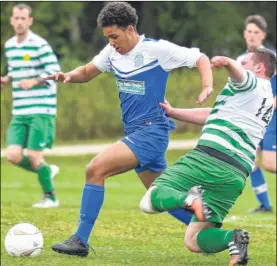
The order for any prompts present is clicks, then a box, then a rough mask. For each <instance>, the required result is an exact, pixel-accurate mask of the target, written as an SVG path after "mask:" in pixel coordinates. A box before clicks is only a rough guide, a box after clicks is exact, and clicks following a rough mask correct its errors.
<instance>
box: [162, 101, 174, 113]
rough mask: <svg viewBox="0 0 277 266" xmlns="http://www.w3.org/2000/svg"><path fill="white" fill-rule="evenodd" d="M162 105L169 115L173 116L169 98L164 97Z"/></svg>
mask: <svg viewBox="0 0 277 266" xmlns="http://www.w3.org/2000/svg"><path fill="white" fill-rule="evenodd" d="M160 106H161V107H162V108H163V109H164V110H165V112H166V114H167V116H169V117H170V116H171V114H172V110H173V107H172V106H171V105H170V104H169V102H168V101H167V99H164V102H163V103H160Z"/></svg>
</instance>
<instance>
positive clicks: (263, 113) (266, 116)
mask: <svg viewBox="0 0 277 266" xmlns="http://www.w3.org/2000/svg"><path fill="white" fill-rule="evenodd" d="M265 103H266V98H263V101H262V105H261V107H260V108H259V110H258V112H257V114H256V116H257V117H261V119H262V120H263V121H264V122H265V123H266V124H268V123H269V121H270V119H271V116H272V114H273V112H272V111H273V105H271V106H270V107H269V108H268V109H266V110H265Z"/></svg>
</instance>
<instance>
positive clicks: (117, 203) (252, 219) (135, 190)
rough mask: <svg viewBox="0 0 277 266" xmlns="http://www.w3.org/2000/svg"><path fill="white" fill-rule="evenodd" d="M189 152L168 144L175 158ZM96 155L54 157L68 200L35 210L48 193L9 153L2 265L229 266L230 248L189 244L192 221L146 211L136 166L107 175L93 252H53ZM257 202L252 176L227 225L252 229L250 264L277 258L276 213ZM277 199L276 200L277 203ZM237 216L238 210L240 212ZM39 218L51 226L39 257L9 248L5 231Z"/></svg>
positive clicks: (67, 230)
mask: <svg viewBox="0 0 277 266" xmlns="http://www.w3.org/2000/svg"><path fill="white" fill-rule="evenodd" d="M183 153H184V152H182V151H174V152H168V158H169V162H170V163H172V162H173V161H174V160H175V159H177V158H178V157H179V156H180V155H182V154H183ZM90 159H91V157H88V156H79V157H55V158H54V157H53V158H48V161H49V162H51V163H56V164H58V165H59V166H60V167H61V174H60V175H59V176H58V178H57V180H56V181H55V187H56V192H57V195H58V198H59V200H60V201H61V207H60V208H58V209H49V210H35V209H32V208H31V204H32V203H34V202H35V201H37V200H39V199H40V197H41V194H40V188H39V185H38V183H37V181H36V177H35V175H34V174H29V173H28V172H25V171H23V170H21V169H18V168H16V167H13V166H11V165H9V164H8V163H7V162H6V160H2V161H1V177H2V180H1V185H2V188H1V193H2V195H1V211H2V215H1V236H2V238H1V265H2V266H19V265H20V266H29V265H32V266H48V265H49V266H69V265H82V266H89V265H99V266H100V265H106V266H108V265H111V266H122V265H132V266H140V265H143V266H144V265H148V266H150V265H153V266H157V265H158V266H179V265H180V266H181V265H184V266H202V265H203V266H204V265H205V266H206V265H208V266H224V265H228V261H229V255H228V252H227V251H224V252H222V253H219V254H217V255H213V256H201V255H198V254H193V253H190V252H189V251H187V250H186V249H185V247H184V245H183V236H184V229H185V228H184V226H183V225H182V224H181V223H180V222H178V221H176V220H175V219H173V218H171V217H170V216H169V215H167V214H166V213H165V214H158V215H147V214H144V213H141V212H140V210H139V208H138V204H139V201H140V199H141V197H142V195H143V193H144V188H143V186H142V185H141V183H140V182H139V180H138V178H137V177H136V175H135V173H134V172H130V173H126V174H123V175H119V176H115V177H113V178H110V179H108V180H107V182H106V196H105V203H104V206H103V209H102V212H101V213H100V216H99V219H98V221H97V223H96V227H95V229H94V232H93V234H92V237H91V239H90V244H91V245H92V246H93V247H94V248H95V249H96V253H97V256H94V255H93V254H92V253H91V254H90V255H89V257H88V258H76V257H69V256H66V255H60V254H57V253H54V252H52V250H51V245H52V244H54V243H56V242H58V241H61V240H64V239H65V238H67V237H68V236H70V235H71V234H72V233H74V230H75V229H76V224H77V221H78V213H79V206H80V197H81V192H82V187H83V184H84V167H85V165H86V164H87V162H88V161H89V160H90ZM267 179H268V183H269V190H270V195H271V199H272V202H274V204H275V199H276V198H275V197H276V195H275V193H276V178H275V177H274V175H270V174H267ZM256 206H257V202H256V200H255V197H254V195H253V193H252V191H251V189H250V186H249V184H247V187H246V189H245V191H244V193H243V195H242V196H241V197H240V198H239V200H238V201H237V203H236V205H235V207H234V208H233V209H232V211H231V213H230V215H229V216H228V217H227V219H226V223H225V226H224V227H225V228H226V229H232V228H241V227H242V228H244V229H246V230H248V231H249V232H250V234H251V244H250V251H249V253H250V256H251V260H250V262H249V265H252V266H258V265H263V266H264V265H266V266H271V265H272V266H273V265H276V256H275V255H276V227H275V226H276V217H275V214H270V213H269V214H251V215H250V214H248V213H247V211H248V210H249V209H250V208H254V207H256ZM275 207H276V206H275V205H274V208H275ZM234 216H235V217H234ZM23 221H25V222H31V223H33V224H35V225H36V226H37V227H38V228H39V229H40V230H41V231H42V233H43V236H44V241H45V244H44V250H43V252H42V253H41V255H40V256H38V257H34V258H14V257H10V256H8V255H7V253H6V251H5V249H4V243H3V242H4V236H5V235H6V233H7V231H8V229H9V228H10V227H12V225H14V224H16V223H19V222H23Z"/></svg>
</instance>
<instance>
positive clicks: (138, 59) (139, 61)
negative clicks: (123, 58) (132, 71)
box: [134, 53, 144, 67]
mask: <svg viewBox="0 0 277 266" xmlns="http://www.w3.org/2000/svg"><path fill="white" fill-rule="evenodd" d="M134 63H135V67H141V66H143V64H144V57H143V55H142V54H141V53H139V54H136V56H135V59H134Z"/></svg>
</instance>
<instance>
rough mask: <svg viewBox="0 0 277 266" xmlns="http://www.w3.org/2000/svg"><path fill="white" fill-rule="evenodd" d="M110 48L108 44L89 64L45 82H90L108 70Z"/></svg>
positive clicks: (56, 75)
mask: <svg viewBox="0 0 277 266" xmlns="http://www.w3.org/2000/svg"><path fill="white" fill-rule="evenodd" d="M111 49H112V47H111V46H110V45H109V44H108V45H106V47H105V48H104V49H103V50H102V51H101V52H100V53H99V54H98V55H96V56H95V57H94V58H93V60H92V61H91V62H89V63H88V64H86V65H84V66H80V67H77V68H75V69H74V70H72V71H70V72H67V73H62V72H58V73H56V74H54V75H52V76H49V77H47V78H46V80H56V81H60V82H63V83H68V82H71V83H84V82H88V81H90V80H92V79H93V78H95V77H96V76H98V75H99V74H100V73H102V72H105V71H109V70H110V68H111V67H110V61H109V55H110V52H111Z"/></svg>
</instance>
